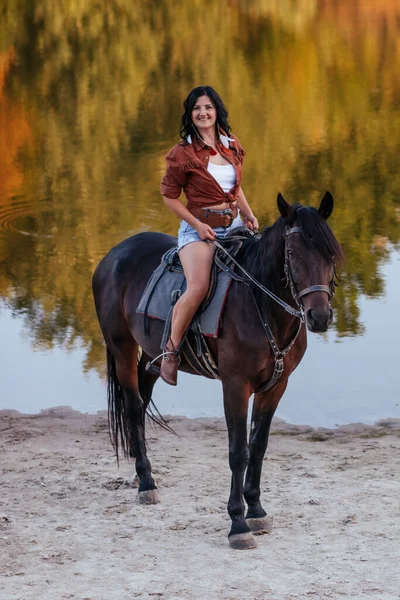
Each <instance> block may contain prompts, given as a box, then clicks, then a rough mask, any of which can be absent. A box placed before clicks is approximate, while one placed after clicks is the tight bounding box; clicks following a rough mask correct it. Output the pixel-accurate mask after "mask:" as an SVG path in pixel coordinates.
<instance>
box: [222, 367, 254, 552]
mask: <svg viewBox="0 0 400 600" xmlns="http://www.w3.org/2000/svg"><path fill="white" fill-rule="evenodd" d="M247 388H248V386H244V385H243V383H240V382H237V381H235V380H234V379H233V378H230V380H229V382H225V381H224V382H223V390H224V410H225V418H226V424H227V427H228V436H229V466H230V469H231V472H232V479H231V493H230V496H229V501H228V513H229V516H230V518H231V519H232V527H231V530H230V532H229V544H230V546H231V547H232V548H235V549H238V550H246V549H248V548H255V547H256V543H255V540H254V538H253V535H252V533H251V531H250V528H249V526H248V525H247V523H246V519H245V516H244V511H245V505H244V499H243V478H244V473H245V470H246V468H247V464H248V460H249V449H248V445H247V410H248V405H249V396H250V390H249V389H247Z"/></svg>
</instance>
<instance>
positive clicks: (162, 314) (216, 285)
mask: <svg viewBox="0 0 400 600" xmlns="http://www.w3.org/2000/svg"><path fill="white" fill-rule="evenodd" d="M252 235H254V234H253V233H252V232H250V231H249V230H248V229H246V228H238V229H235V231H234V232H233V233H232V235H230V236H227V237H226V238H217V241H218V242H219V243H220V244H221V245H223V247H224V249H225V251H227V253H228V254H229V255H230V256H227V254H225V252H221V251H220V250H219V249H218V248H217V250H216V252H215V255H214V263H213V266H212V269H211V275H210V285H209V289H208V292H207V296H206V298H205V299H204V300H203V302H202V304H201V305H200V307H199V309H198V311H197V313H196V314H195V316H194V318H193V320H192V322H191V324H190V326H189V329H188V331H187V332H186V335H185V338H184V340H182V343H181V352H182V354H183V356H184V358H185V359H186V361H187V362H188V363H189V365H190V366H191V367H192V368H193V370H194V371H195V372H197V373H198V374H201V375H204V376H206V377H209V378H218V370H217V365H216V362H215V360H214V357H213V356H212V353H211V351H210V349H209V347H208V344H207V342H206V339H205V338H207V337H211V338H217V337H218V335H219V334H220V331H221V327H222V322H223V321H222V317H223V311H224V307H225V303H226V298H227V295H228V292H229V288H230V285H231V283H232V278H236V277H235V273H234V268H233V267H234V265H233V264H231V261H230V257H235V256H236V255H237V253H238V252H239V250H240V248H241V247H242V244H243V242H244V240H245V239H246V238H248V237H251V236H252ZM185 289H186V279H185V275H184V272H183V268H182V265H181V262H180V259H179V254H178V248H176V247H174V248H171V249H170V250H168V251H167V252H166V253H165V254H164V255H163V256H162V258H161V262H160V265H159V266H158V267H157V268H156V269H155V271H153V274H152V275H151V277H150V279H149V281H148V283H147V285H146V288H145V290H144V292H143V294H142V297H141V299H140V301H139V304H138V307H137V309H136V312H137V313H140V314H143V315H144V317H145V318H144V330H145V335H149V333H150V331H149V330H150V325H149V319H157V320H162V321H164V322H165V327H164V333H163V337H162V341H161V350H163V349H164V347H165V344H166V343H167V340H168V337H169V334H170V328H171V318H172V311H173V307H174V305H175V303H176V302H177V300H178V299H179V297H180V296H181V294H183V292H184V291H185ZM149 369H150V370H153V371H154V370H156V369H158V367H156V366H155V365H151V367H149Z"/></svg>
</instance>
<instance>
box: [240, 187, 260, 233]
mask: <svg viewBox="0 0 400 600" xmlns="http://www.w3.org/2000/svg"><path fill="white" fill-rule="evenodd" d="M237 204H238V206H239V208H240V212H241V213H242V217H243V221H244V224H245V225H246V227H248V228H249V229H258V220H257V218H256V217H255V216H254V215H253V211H252V210H251V208H250V206H249V204H248V202H247V200H246V196H245V195H244V193H243V190H242V188H240V189H239V194H238V197H237Z"/></svg>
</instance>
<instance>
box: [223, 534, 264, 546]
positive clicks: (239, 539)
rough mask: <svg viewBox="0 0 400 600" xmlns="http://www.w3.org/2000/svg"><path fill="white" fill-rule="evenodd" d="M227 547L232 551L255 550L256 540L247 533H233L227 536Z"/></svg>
mask: <svg viewBox="0 0 400 600" xmlns="http://www.w3.org/2000/svg"><path fill="white" fill-rule="evenodd" d="M228 539H229V545H230V547H231V548H233V549H234V550H250V549H251V548H257V544H256V540H255V539H254V537H253V534H252V533H250V532H247V533H235V534H234V535H230V536H229V538H228Z"/></svg>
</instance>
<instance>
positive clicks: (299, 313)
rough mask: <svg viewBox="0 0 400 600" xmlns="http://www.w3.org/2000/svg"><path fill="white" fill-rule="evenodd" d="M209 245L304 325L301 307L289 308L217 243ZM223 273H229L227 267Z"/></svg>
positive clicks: (229, 270)
mask: <svg viewBox="0 0 400 600" xmlns="http://www.w3.org/2000/svg"><path fill="white" fill-rule="evenodd" d="M211 243H212V244H214V246H216V247H217V248H218V250H221V251H222V252H223V253H224V254H225V255H226V256H228V258H229V259H230V260H231V261H232V262H233V264H234V265H236V266H237V267H238V268H239V269H240V270H241V271H242V273H243V274H244V275H245V277H247V279H249V280H250V281H251V282H252V283H254V285H256V286H257V287H258V288H259V289H260V290H262V291H263V292H264V293H265V294H267V296H269V297H270V298H272V300H274V301H275V302H277V303H278V304H279V305H280V306H282V308H284V309H285V310H286V312H288V313H289V314H291V315H292V316H294V317H298V318H299V319H300V320H301V321H302V322H303V323H304V310H303V308H302V307H300V310H297V309H296V308H293V306H290V304H287V302H285V301H284V300H282V299H281V298H279V296H277V295H276V294H274V293H273V292H271V290H269V289H268V288H266V287H265V286H263V285H262V283H260V282H259V281H257V279H255V278H254V277H253V276H252V275H251V274H250V273H249V272H248V271H246V269H245V268H244V267H242V265H240V264H239V263H238V262H237V261H236V260H235V259H234V258H233V256H231V255H230V254H229V252H228V251H227V250H225V248H224V247H223V246H222V245H221V244H220V243H219V242H217V241H216V240H214V241H212V242H211ZM220 266H221V265H220ZM224 271H226V272H231V269H229V268H228V267H225V268H224ZM236 279H238V278H236Z"/></svg>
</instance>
